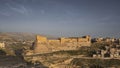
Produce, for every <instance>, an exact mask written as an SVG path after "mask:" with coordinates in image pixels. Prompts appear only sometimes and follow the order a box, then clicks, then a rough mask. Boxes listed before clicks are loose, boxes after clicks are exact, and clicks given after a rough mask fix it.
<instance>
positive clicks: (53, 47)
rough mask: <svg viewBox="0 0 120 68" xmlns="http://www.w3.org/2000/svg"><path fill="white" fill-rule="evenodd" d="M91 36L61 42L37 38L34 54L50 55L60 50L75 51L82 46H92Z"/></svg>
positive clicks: (61, 40)
mask: <svg viewBox="0 0 120 68" xmlns="http://www.w3.org/2000/svg"><path fill="white" fill-rule="evenodd" d="M90 43H91V38H90V36H85V37H82V38H78V37H77V38H76V37H75V38H74V37H72V38H61V39H60V40H58V39H57V40H47V38H46V37H42V36H38V35H37V36H36V43H35V47H34V48H35V49H34V53H36V54H37V53H49V52H52V51H59V50H75V49H77V48H78V47H80V46H90Z"/></svg>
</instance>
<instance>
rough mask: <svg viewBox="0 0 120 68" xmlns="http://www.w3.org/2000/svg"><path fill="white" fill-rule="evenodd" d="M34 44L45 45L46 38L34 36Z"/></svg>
mask: <svg viewBox="0 0 120 68" xmlns="http://www.w3.org/2000/svg"><path fill="white" fill-rule="evenodd" d="M36 42H37V43H43V42H44V43H47V38H46V37H43V36H39V35H37V36H36Z"/></svg>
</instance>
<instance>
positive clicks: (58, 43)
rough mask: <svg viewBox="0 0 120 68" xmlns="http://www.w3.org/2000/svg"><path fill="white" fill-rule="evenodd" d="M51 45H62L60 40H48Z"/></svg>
mask: <svg viewBox="0 0 120 68" xmlns="http://www.w3.org/2000/svg"><path fill="white" fill-rule="evenodd" d="M48 43H49V45H60V40H48Z"/></svg>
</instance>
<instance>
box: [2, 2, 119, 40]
mask: <svg viewBox="0 0 120 68" xmlns="http://www.w3.org/2000/svg"><path fill="white" fill-rule="evenodd" d="M0 32H32V33H39V34H45V35H52V36H68V37H69V36H83V35H91V36H92V37H119V38H120V0H0Z"/></svg>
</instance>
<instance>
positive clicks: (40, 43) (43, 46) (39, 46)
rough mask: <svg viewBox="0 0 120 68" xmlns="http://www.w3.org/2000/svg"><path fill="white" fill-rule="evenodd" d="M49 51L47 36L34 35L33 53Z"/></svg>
mask: <svg viewBox="0 0 120 68" xmlns="http://www.w3.org/2000/svg"><path fill="white" fill-rule="evenodd" d="M48 52H50V48H49V47H48V44H47V38H46V37H43V36H39V35H37V36H36V41H35V46H34V53H35V54H41V53H48Z"/></svg>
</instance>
